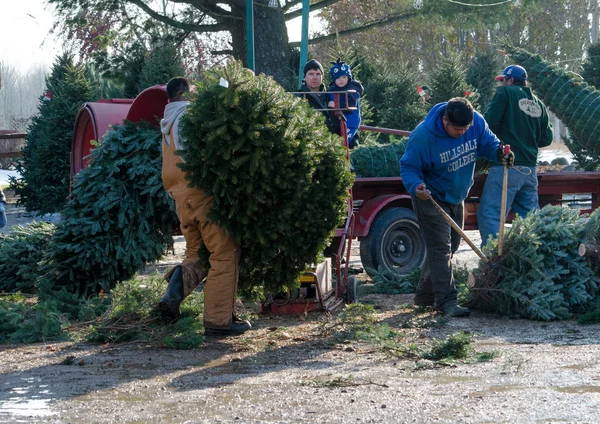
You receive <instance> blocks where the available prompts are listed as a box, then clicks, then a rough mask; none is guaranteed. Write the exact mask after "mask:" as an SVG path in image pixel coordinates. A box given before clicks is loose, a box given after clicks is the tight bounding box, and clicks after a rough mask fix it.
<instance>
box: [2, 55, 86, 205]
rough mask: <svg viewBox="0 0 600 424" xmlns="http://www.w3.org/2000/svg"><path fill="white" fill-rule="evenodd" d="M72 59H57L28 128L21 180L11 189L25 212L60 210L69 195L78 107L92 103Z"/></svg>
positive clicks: (80, 69) (20, 165)
mask: <svg viewBox="0 0 600 424" xmlns="http://www.w3.org/2000/svg"><path fill="white" fill-rule="evenodd" d="M85 74H86V73H85V70H84V68H83V66H81V65H75V64H74V62H73V56H72V55H70V54H63V55H62V56H60V57H57V59H56V62H55V63H54V65H53V67H52V72H51V74H50V76H49V77H48V79H47V80H46V85H47V91H46V93H44V95H42V96H40V103H39V106H38V111H39V114H38V115H37V116H35V117H34V118H33V119H32V123H31V125H30V126H29V128H28V131H27V132H28V134H27V140H26V145H25V148H24V149H23V157H22V158H21V159H19V160H18V161H17V166H16V168H17V171H18V172H19V174H20V178H11V181H10V189H11V190H14V191H15V193H16V194H17V195H18V196H19V203H20V204H23V205H25V207H26V209H27V210H28V211H39V213H50V212H57V211H60V210H61V209H62V208H63V206H64V205H65V203H66V201H67V197H68V195H69V179H70V178H69V175H70V152H71V140H72V138H73V126H74V124H75V117H76V116H77V111H78V110H79V107H80V106H81V105H82V104H83V103H84V102H86V101H89V100H92V99H91V97H92V93H93V87H92V85H91V84H90V81H89V80H88V79H87V77H86V75H85Z"/></svg>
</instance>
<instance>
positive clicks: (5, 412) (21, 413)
mask: <svg viewBox="0 0 600 424" xmlns="http://www.w3.org/2000/svg"><path fill="white" fill-rule="evenodd" d="M39 380H40V379H35V378H24V379H23V382H24V383H26V384H27V385H24V386H23V387H14V388H12V389H8V390H6V392H7V394H6V400H3V401H1V402H0V417H1V416H11V417H47V416H50V415H54V412H52V411H51V410H50V402H51V401H52V396H51V393H50V390H48V389H47V387H48V385H47V384H40V385H36V384H35V383H36V382H38V381H39Z"/></svg>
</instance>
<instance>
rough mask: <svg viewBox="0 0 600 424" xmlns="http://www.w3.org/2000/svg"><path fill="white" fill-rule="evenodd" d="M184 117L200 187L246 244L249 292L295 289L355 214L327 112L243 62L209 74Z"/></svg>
mask: <svg viewBox="0 0 600 424" xmlns="http://www.w3.org/2000/svg"><path fill="white" fill-rule="evenodd" d="M197 89H198V90H197V94H196V95H195V97H194V98H193V100H192V103H191V105H190V106H189V107H188V109H187V113H186V115H185V116H184V118H183V119H182V122H183V128H182V136H183V137H184V138H185V139H186V140H187V141H186V147H187V150H186V151H185V152H184V153H183V157H184V159H185V163H184V164H183V166H182V168H183V169H184V171H186V173H187V175H188V177H189V179H190V182H191V184H193V185H194V186H196V187H199V188H201V189H203V190H205V191H206V192H207V193H208V194H210V195H212V196H213V198H214V204H213V208H212V210H211V213H210V215H209V218H210V219H212V220H214V221H216V222H218V223H219V224H220V225H222V226H223V227H224V228H225V229H226V230H227V231H229V232H230V233H231V234H232V235H233V236H234V237H235V238H236V239H237V240H238V241H239V242H240V245H241V251H242V260H241V266H240V289H242V291H243V292H245V293H247V294H248V293H254V294H258V293H259V292H261V291H262V290H263V289H265V290H266V291H268V292H270V293H277V292H279V291H280V290H282V289H283V288H286V287H290V286H292V287H293V286H295V285H296V284H297V279H298V276H299V274H300V273H301V272H302V271H304V270H305V268H306V266H307V265H308V264H310V263H313V262H314V261H315V260H316V258H317V256H318V255H319V254H320V253H321V252H322V251H323V249H324V248H325V246H326V244H327V242H328V238H329V237H330V236H331V235H332V233H333V231H334V230H335V229H336V228H337V226H338V225H339V224H340V221H341V218H342V217H343V216H344V215H345V213H346V207H347V202H346V200H347V196H348V189H349V187H350V186H351V185H352V177H351V174H350V171H349V164H348V162H347V161H346V159H345V149H344V147H343V146H342V144H341V143H340V140H339V137H336V136H334V135H332V134H331V133H329V132H328V131H327V128H326V127H325V125H324V122H323V116H322V114H321V113H319V112H316V111H315V110H313V109H311V108H310V107H309V106H308V104H307V103H306V102H305V101H303V100H302V99H300V98H298V97H295V96H292V95H291V94H289V93H286V92H285V91H284V90H283V88H282V87H281V86H280V85H278V84H277V83H276V82H275V81H274V80H273V79H272V78H270V77H266V76H264V75H260V76H256V77H255V76H253V75H251V73H250V72H248V71H247V70H246V69H244V68H242V66H241V65H240V64H239V63H237V62H235V63H231V64H228V65H227V66H226V67H224V68H220V69H216V70H213V71H211V72H208V73H207V74H206V76H205V78H204V79H203V80H202V81H201V82H200V83H199V84H198V85H197Z"/></svg>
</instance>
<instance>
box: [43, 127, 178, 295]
mask: <svg viewBox="0 0 600 424" xmlns="http://www.w3.org/2000/svg"><path fill="white" fill-rule="evenodd" d="M161 166H162V157H161V134H160V131H159V130H158V128H156V127H151V126H142V125H136V124H131V123H126V124H124V125H120V126H115V127H113V129H111V130H110V131H109V132H107V133H106V134H105V135H104V137H103V139H102V143H101V144H100V145H99V146H98V147H96V148H95V149H94V150H92V154H91V159H90V162H89V165H88V167H86V168H85V169H83V170H82V171H81V173H79V174H78V175H77V177H76V178H75V181H74V183H73V192H72V196H71V197H72V200H70V201H69V203H68V205H67V207H66V208H65V209H64V211H63V212H62V214H61V215H62V216H61V218H62V219H61V221H60V223H59V224H58V226H57V227H56V230H55V232H54V235H53V237H52V238H51V240H50V243H49V245H48V248H47V254H46V255H45V258H44V263H45V265H44V266H43V267H42V268H41V271H40V275H41V278H40V280H39V281H40V284H45V286H51V287H52V288H53V289H54V290H59V289H61V288H65V289H67V290H68V291H70V292H73V293H77V294H79V295H82V296H88V295H91V294H96V293H99V292H100V291H104V292H108V291H110V290H111V289H112V288H113V287H114V286H115V285H116V284H117V283H118V282H120V281H125V280H127V279H129V278H131V277H133V275H134V274H135V273H136V272H137V271H138V270H140V269H141V268H142V267H143V266H144V264H146V263H147V262H151V261H155V260H157V259H158V258H159V257H160V256H161V255H162V253H163V252H164V251H165V250H166V249H167V248H168V247H169V246H171V247H172V245H173V237H172V230H173V229H174V228H175V225H176V223H177V217H176V215H175V212H174V205H173V201H172V200H171V198H170V197H169V196H168V194H167V193H166V192H165V190H164V189H163V186H162V179H161Z"/></svg>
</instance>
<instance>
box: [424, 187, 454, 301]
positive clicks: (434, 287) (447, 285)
mask: <svg viewBox="0 0 600 424" xmlns="http://www.w3.org/2000/svg"><path fill="white" fill-rule="evenodd" d="M434 200H435V201H436V202H437V203H438V204H439V205H440V206H441V208H442V209H444V210H445V211H446V213H448V215H450V217H451V218H452V219H453V220H454V221H455V222H456V223H457V224H458V226H459V227H460V228H463V218H464V216H463V204H462V203H461V204H459V205H451V204H449V203H445V202H442V201H441V200H438V199H434ZM412 202H413V209H414V210H415V213H416V214H417V217H418V218H419V227H421V232H422V233H423V236H424V238H425V246H426V247H427V259H426V261H425V264H424V265H423V270H422V272H421V278H420V279H419V284H418V286H417V289H416V291H415V305H432V306H434V307H435V308H436V310H438V311H443V310H445V309H447V308H448V307H450V306H454V305H457V295H458V291H457V290H456V284H455V282H454V275H453V273H452V261H451V259H452V255H453V254H454V252H456V251H457V250H458V247H459V245H460V235H459V234H458V233H457V232H456V231H454V229H453V228H452V227H451V226H450V224H449V223H448V222H446V220H445V219H444V217H443V216H442V215H441V214H440V212H439V211H438V210H437V209H436V208H435V206H434V205H433V203H432V202H431V201H429V200H419V199H417V198H416V197H415V196H413V198H412Z"/></svg>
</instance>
